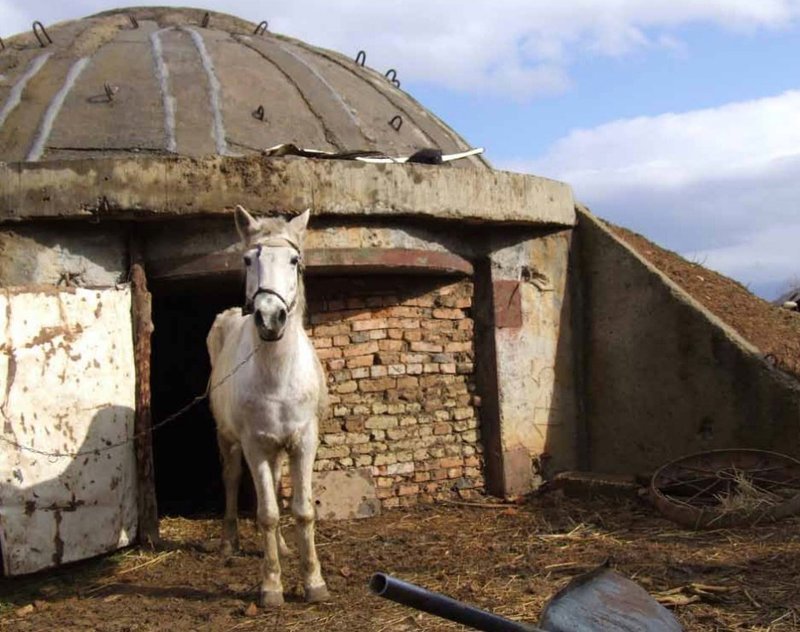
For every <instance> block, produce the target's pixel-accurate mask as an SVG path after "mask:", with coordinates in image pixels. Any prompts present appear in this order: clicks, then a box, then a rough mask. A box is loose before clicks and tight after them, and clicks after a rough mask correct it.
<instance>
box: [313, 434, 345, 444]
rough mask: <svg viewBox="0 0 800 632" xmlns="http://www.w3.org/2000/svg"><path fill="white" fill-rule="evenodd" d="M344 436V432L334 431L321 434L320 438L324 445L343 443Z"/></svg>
mask: <svg viewBox="0 0 800 632" xmlns="http://www.w3.org/2000/svg"><path fill="white" fill-rule="evenodd" d="M345 437H347V435H346V434H345V433H344V432H335V433H329V434H324V435H322V436H321V437H320V440H321V441H322V443H323V444H325V445H344V440H345Z"/></svg>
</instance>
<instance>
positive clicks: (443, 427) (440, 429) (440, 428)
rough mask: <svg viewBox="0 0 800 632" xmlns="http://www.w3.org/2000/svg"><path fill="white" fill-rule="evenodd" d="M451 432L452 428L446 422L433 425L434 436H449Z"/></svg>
mask: <svg viewBox="0 0 800 632" xmlns="http://www.w3.org/2000/svg"><path fill="white" fill-rule="evenodd" d="M451 432H453V426H451V425H450V424H449V423H446V422H439V423H435V424H433V434H435V435H445V434H450V433H451Z"/></svg>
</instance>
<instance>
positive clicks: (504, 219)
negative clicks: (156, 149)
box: [0, 156, 575, 226]
mask: <svg viewBox="0 0 800 632" xmlns="http://www.w3.org/2000/svg"><path fill="white" fill-rule="evenodd" d="M0 183H2V193H0V222H7V221H16V220H29V219H40V218H42V219H43V218H60V217H64V218H68V217H74V218H81V217H89V218H94V219H125V218H132V217H133V218H136V217H153V218H158V217H165V216H170V217H174V216H176V215H187V216H188V215H191V216H198V215H205V216H214V215H224V214H226V213H230V212H231V211H232V209H233V206H234V205H236V204H242V205H243V206H245V207H247V208H249V209H250V210H253V211H256V212H262V213H285V212H290V213H291V212H302V211H303V210H305V209H306V208H311V209H312V211H313V212H314V213H315V214H319V215H334V216H349V215H352V216H365V215H370V216H384V217H403V216H414V217H419V218H432V219H442V220H460V221H468V222H474V223H509V224H527V225H550V226H553V225H555V226H574V224H575V209H574V201H573V196H572V191H571V189H570V187H569V186H568V185H566V184H564V183H561V182H556V181H554V180H547V179H545V178H540V177H537V176H531V175H523V174H517V173H509V172H503V171H485V170H478V169H475V170H473V169H453V168H448V167H447V166H432V165H418V164H403V165H400V164H396V165H385V164H378V165H376V164H367V163H362V162H357V161H345V160H310V159H298V158H265V157H262V156H249V157H244V158H231V157H208V158H203V159H192V158H182V157H171V156H170V157H140V158H135V159H134V158H105V159H91V160H89V159H87V160H60V161H43V162H36V163H0Z"/></svg>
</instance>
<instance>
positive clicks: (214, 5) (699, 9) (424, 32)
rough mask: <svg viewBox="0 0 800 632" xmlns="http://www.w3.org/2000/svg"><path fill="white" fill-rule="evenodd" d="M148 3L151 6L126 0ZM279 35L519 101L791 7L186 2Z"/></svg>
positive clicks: (99, 5) (788, 14)
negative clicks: (608, 64) (585, 59)
mask: <svg viewBox="0 0 800 632" xmlns="http://www.w3.org/2000/svg"><path fill="white" fill-rule="evenodd" d="M122 4H125V5H128V4H152V2H151V1H150V0H144V1H141V0H138V1H137V0H126V2H125V3H122ZM189 4H191V5H192V6H197V7H203V8H210V9H217V10H224V11H226V12H229V13H233V14H237V15H240V16H242V17H245V18H248V19H251V20H253V21H256V22H259V21H261V20H263V19H266V20H268V21H269V23H270V27H271V28H272V29H273V30H275V31H277V32H280V33H285V34H287V35H292V36H296V37H299V38H301V39H304V40H306V41H308V42H310V43H312V44H316V45H319V46H324V47H328V48H333V49H335V50H339V51H341V52H343V53H345V54H351V55H353V56H355V53H356V52H357V51H358V50H359V49H364V50H366V51H367V54H368V58H367V61H368V64H369V65H370V66H372V67H373V68H377V69H388V68H389V67H394V68H397V70H398V72H399V75H400V79H401V81H404V80H405V81H408V80H415V81H429V82H433V83H436V84H437V85H442V86H445V87H448V88H451V89H454V90H458V91H462V92H469V93H473V94H498V95H499V96H502V97H508V96H510V97H513V98H518V99H528V98H531V97H535V96H537V95H541V94H549V93H557V92H560V91H563V90H565V89H567V88H568V86H569V85H570V79H569V65H570V63H572V62H573V61H575V60H576V59H578V58H580V57H581V56H591V55H603V56H621V55H630V54H633V53H635V52H636V51H639V50H642V49H644V48H653V47H658V48H663V49H666V50H669V51H675V50H678V51H683V50H685V47H684V45H683V43H682V42H681V41H680V40H679V39H678V38H677V37H676V35H675V34H674V33H671V32H670V31H671V30H673V29H675V28H676V27H679V26H682V25H686V24H697V23H701V24H712V25H716V26H719V27H722V28H726V29H734V30H740V31H753V30H756V29H762V28H768V29H779V28H787V27H790V26H792V25H794V24H795V23H796V21H797V20H798V17H800V0H759V1H758V2H754V1H753V0H703V1H702V2H700V1H698V0H603V1H602V2H600V1H598V0H564V1H561V2H553V1H552V0H503V1H498V0H494V1H491V2H490V1H489V0H474V1H472V2H469V3H466V2H463V1H461V0H459V1H456V0H438V1H436V2H430V0H406V1H405V2H402V3H399V2H391V3H389V2H374V1H372V0H341V1H339V2H336V3H331V2H330V1H328V0H325V1H323V0H278V1H275V2H270V3H268V4H266V5H265V4H264V3H262V2H260V1H257V0H229V1H228V2H227V3H220V2H218V1H210V0H193V1H192V2H191V3H189ZM114 6H115V4H114V3H113V2H108V1H99V0H72V1H71V2H64V3H53V2H52V0H28V2H26V3H19V2H12V1H11V0H0V15H2V16H3V23H2V24H1V25H0V28H2V29H4V32H3V33H0V35H9V34H12V33H15V32H19V31H23V30H27V29H28V28H30V23H31V21H32V20H34V19H39V20H42V21H43V22H44V23H45V24H50V23H52V22H54V21H58V20H63V19H66V18H76V17H82V16H84V15H88V14H91V13H94V12H97V11H101V10H105V9H109V8H113V7H114Z"/></svg>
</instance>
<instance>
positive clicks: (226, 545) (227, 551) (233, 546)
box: [220, 540, 239, 557]
mask: <svg viewBox="0 0 800 632" xmlns="http://www.w3.org/2000/svg"><path fill="white" fill-rule="evenodd" d="M238 550H239V543H238V542H230V541H229V540H223V541H222V548H221V549H220V551H221V553H222V556H223V557H231V556H233V555H235V554H236V552H237V551H238Z"/></svg>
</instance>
